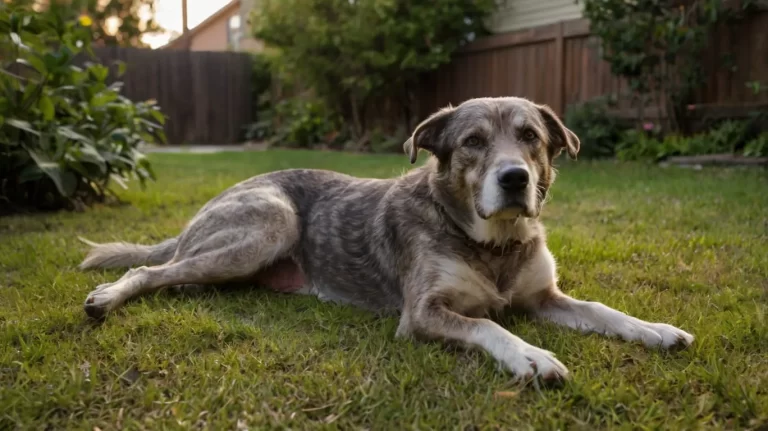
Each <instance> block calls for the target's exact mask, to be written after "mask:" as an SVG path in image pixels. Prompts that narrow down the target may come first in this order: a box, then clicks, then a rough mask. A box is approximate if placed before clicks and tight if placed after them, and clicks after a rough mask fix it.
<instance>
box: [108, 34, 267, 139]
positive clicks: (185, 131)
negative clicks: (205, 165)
mask: <svg viewBox="0 0 768 431" xmlns="http://www.w3.org/2000/svg"><path fill="white" fill-rule="evenodd" d="M94 53H95V54H96V56H97V57H98V59H99V61H100V62H102V63H103V64H105V65H106V64H112V63H113V62H114V61H116V60H121V61H124V62H125V63H126V65H127V66H128V68H127V71H126V74H125V75H124V76H123V78H121V80H122V81H123V83H124V86H123V90H122V93H123V95H125V96H126V97H128V98H129V99H131V100H134V101H144V100H148V99H155V100H157V103H158V104H159V105H160V108H161V109H162V111H163V113H165V114H166V115H167V116H168V121H167V123H166V125H165V133H166V136H167V137H168V143H169V144H172V145H185V144H216V145H221V144H233V143H237V142H239V141H241V140H242V131H243V127H244V126H245V125H247V124H248V123H249V122H251V121H252V119H253V115H252V112H251V78H250V67H251V60H250V57H249V56H248V55H247V54H243V53H235V52H199V51H198V52H195V51H176V50H149V49H138V48H122V47H103V48H95V49H94Z"/></svg>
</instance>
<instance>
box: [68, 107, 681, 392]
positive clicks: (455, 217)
mask: <svg viewBox="0 0 768 431" xmlns="http://www.w3.org/2000/svg"><path fill="white" fill-rule="evenodd" d="M580 145H581V143H580V141H579V138H578V137H577V136H576V135H575V134H574V133H573V132H572V131H570V130H569V129H568V128H566V127H565V126H564V125H563V123H562V122H561V121H560V120H559V119H558V117H557V115H556V114H555V113H554V112H553V111H552V110H551V109H550V108H549V107H547V106H545V105H539V104H536V103H534V102H532V101H530V100H527V99H523V98H517V97H502V98H477V99H470V100H467V101H465V102H464V103H462V104H460V105H458V106H456V107H452V106H448V107H446V108H443V109H440V110H438V111H437V112H435V113H433V114H432V115H431V116H429V118H427V119H426V120H425V121H423V122H422V123H420V124H419V125H418V126H417V127H416V128H415V130H414V131H413V134H412V135H411V136H410V138H409V139H408V140H407V141H406V142H405V143H404V145H403V148H404V150H405V152H406V153H407V155H408V156H409V157H410V162H411V164H414V163H415V162H416V160H417V155H418V153H419V151H420V150H424V151H426V152H427V153H429V154H428V160H427V161H426V162H425V163H424V164H423V165H422V166H420V167H418V168H415V169H411V170H410V171H408V172H405V173H404V174H402V175H401V176H400V177H398V178H393V179H366V178H357V177H352V176H348V175H344V174H341V173H336V172H332V171H325V170H311V169H288V170H282V171H275V172H271V173H266V174H262V175H258V176H255V177H252V178H250V179H248V180H245V181H243V182H240V183H238V184H236V185H234V186H232V187H231V188H229V189H227V190H225V191H224V192H222V193H221V194H220V195H218V196H216V197H215V198H213V199H212V200H210V201H209V202H208V203H206V204H205V205H204V206H203V207H202V208H201V209H200V211H199V212H198V213H197V214H196V215H195V216H194V217H193V218H192V219H191V220H190V221H189V222H188V224H187V226H186V227H185V229H184V230H183V232H182V233H181V234H180V235H179V236H178V237H176V238H172V239H168V240H166V241H164V242H162V243H160V244H157V245H137V244H126V243H121V242H117V243H107V244H96V243H92V242H90V241H87V240H85V239H83V240H84V241H86V242H87V243H88V244H89V245H91V246H92V248H91V250H90V252H89V254H88V255H87V257H86V258H85V260H84V261H83V262H82V263H81V265H80V268H82V269H84V270H85V269H92V268H115V267H134V266H138V265H140V266H138V267H135V268H134V269H130V270H128V272H126V273H125V275H124V276H123V277H122V278H120V279H119V280H118V281H116V282H114V283H108V284H103V285H101V286H98V287H97V288H96V290H94V291H93V292H91V293H90V294H89V295H88V297H87V299H86V301H85V305H84V308H85V312H86V313H87V315H88V316H90V317H92V318H97V319H98V318H103V317H104V316H105V315H106V314H107V313H108V312H110V311H112V310H115V309H116V308H118V307H120V306H121V305H122V304H123V303H124V302H125V301H126V300H128V299H130V298H132V297H135V296H137V295H139V294H144V293H148V292H152V291H155V290H157V289H160V288H164V287H170V286H176V285H211V284H221V283H230V282H252V283H254V284H256V285H260V286H267V287H270V288H272V289H275V290H278V291H281V292H289V293H296V294H306V295H314V296H316V297H318V298H319V299H320V300H324V301H333V302H336V303H343V304H350V305H353V306H358V307H361V308H364V309H368V310H372V311H376V312H389V311H391V312H394V313H397V314H396V315H398V316H399V325H398V327H397V331H396V333H395V336H396V337H413V338H414V339H422V340H437V341H443V342H447V343H452V344H453V343H457V344H459V345H463V346H466V347H469V348H479V349H482V350H484V351H486V352H487V353H488V354H490V355H492V356H493V358H495V359H496V360H497V361H498V363H499V365H501V366H503V368H506V369H507V370H508V371H509V372H511V374H512V375H513V376H514V378H517V379H526V380H530V379H534V378H535V379H542V380H544V381H563V380H565V379H567V378H568V377H569V372H568V369H567V368H566V367H565V366H564V365H563V364H562V363H561V362H560V361H559V360H558V359H557V358H556V357H555V355H554V354H553V353H552V352H550V351H547V350H544V349H542V348H539V347H536V346H533V345H531V344H528V343H527V342H525V341H524V340H522V339H521V338H519V337H517V336H515V335H513V334H512V333H510V332H509V331H507V330H506V329H504V328H503V327H502V326H500V325H499V324H498V323H496V322H495V321H494V320H493V319H491V318H489V316H490V314H491V313H493V312H498V311H500V310H502V309H504V308H505V307H515V308H518V309H523V310H525V311H526V312H528V313H530V315H531V316H533V317H534V318H535V319H541V320H546V321H551V322H554V323H556V324H559V325H562V326H566V327H570V328H573V329H578V330H581V331H583V332H597V333H601V334H604V335H607V336H617V337H620V338H622V339H624V340H627V341H639V342H642V343H643V344H644V345H645V346H648V347H660V348H665V349H668V348H672V347H676V346H688V345H690V344H691V343H692V342H693V339H694V338H693V336H692V335H691V334H689V333H687V332H685V331H683V330H681V329H678V328H676V327H674V326H671V325H667V324H664V323H652V322H646V321H643V320H640V319H638V318H635V317H631V316H629V315H627V314H625V313H622V312H620V311H617V310H614V309H612V308H609V307H607V306H606V305H603V304H601V303H599V302H587V301H582V300H578V299H574V298H572V297H570V296H568V295H566V294H564V293H563V292H561V291H560V290H559V288H558V286H557V274H556V266H555V259H554V258H553V255H552V253H551V252H550V251H549V249H548V248H547V245H546V233H545V229H544V227H543V226H542V223H541V222H540V221H539V215H540V214H541V211H542V207H543V206H544V203H545V201H546V199H547V196H548V191H549V189H550V186H551V185H552V183H553V181H554V179H555V170H554V168H553V165H552V163H553V160H554V159H555V158H556V157H558V156H559V155H560V154H561V153H562V152H563V151H565V152H566V153H567V154H568V155H569V157H570V158H571V159H576V157H577V154H578V152H579V147H580Z"/></svg>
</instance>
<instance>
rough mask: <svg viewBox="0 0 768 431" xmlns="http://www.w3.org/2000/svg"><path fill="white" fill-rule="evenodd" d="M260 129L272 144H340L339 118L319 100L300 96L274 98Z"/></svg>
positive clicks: (343, 135) (303, 146)
mask: <svg viewBox="0 0 768 431" xmlns="http://www.w3.org/2000/svg"><path fill="white" fill-rule="evenodd" d="M259 124H261V125H262V127H263V130H262V131H261V132H260V133H262V134H263V135H264V136H268V137H269V141H270V143H271V144H272V145H276V146H281V147H299V148H311V147H315V146H327V147H334V146H337V147H338V146H340V145H342V144H341V143H342V141H343V140H344V138H346V133H345V130H344V129H343V127H342V125H343V121H342V120H341V117H340V116H339V115H336V114H334V113H333V112H332V111H331V110H330V109H328V107H327V106H326V105H325V104H324V103H323V102H322V101H319V100H314V99H309V100H305V99H303V98H300V97H295V98H291V99H286V100H282V101H280V102H277V103H276V104H275V106H274V108H273V109H272V110H271V111H270V112H269V114H268V117H266V118H265V119H264V120H263V121H262V122H259Z"/></svg>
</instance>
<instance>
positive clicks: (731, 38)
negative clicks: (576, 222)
mask: <svg viewBox="0 0 768 431" xmlns="http://www.w3.org/2000/svg"><path fill="white" fill-rule="evenodd" d="M594 39H595V38H593V37H591V36H590V32H589V24H588V22H587V21H586V20H575V21H569V22H562V23H557V24H553V25H547V26H542V27H537V28H533V29H529V30H523V31H518V32H512V33H506V34H500V35H493V36H490V37H486V38H483V39H479V40H477V41H475V42H473V43H472V44H470V45H468V46H466V47H465V48H463V49H462V50H461V51H460V52H459V53H458V54H457V55H456V56H455V59H454V60H453V61H452V62H451V63H450V64H448V65H446V66H444V67H442V68H440V69H438V70H437V71H436V72H435V73H433V74H432V75H431V76H430V78H429V79H427V80H425V85H424V87H423V88H422V94H421V95H420V109H419V111H420V112H419V114H420V116H421V117H422V118H424V117H425V116H426V115H428V114H429V113H430V112H432V111H434V110H435V109H437V108H440V107H443V106H446V105H447V104H449V103H451V104H453V105H456V104H458V103H461V102H462V101H464V100H466V99H469V98H472V97H484V96H520V97H526V98H529V99H531V100H534V101H536V102H538V103H545V104H548V105H550V106H551V107H552V108H553V109H555V110H556V111H557V112H558V113H559V114H561V115H562V114H563V113H564V112H565V110H566V108H567V106H569V105H571V104H573V103H577V102H582V101H586V100H589V99H592V98H594V97H597V96H603V95H618V94H621V93H622V92H625V90H626V85H625V84H624V83H623V82H622V80H621V79H618V78H616V77H615V76H613V75H612V74H611V71H610V67H609V65H608V64H607V63H606V62H604V61H603V60H602V59H601V58H600V53H599V51H598V49H597V46H596V41H595V40H594ZM726 54H728V55H726ZM702 62H703V66H704V70H705V73H706V76H707V82H706V84H705V85H703V86H702V87H701V88H700V89H699V91H698V92H697V94H696V103H700V104H717V105H729V104H738V105H740V106H748V105H752V104H765V103H766V102H768V92H763V93H761V94H755V93H754V91H753V90H751V89H749V88H747V86H746V83H747V82H748V81H762V82H763V83H764V85H765V84H766V83H768V12H759V13H756V14H754V15H753V16H750V17H748V18H746V19H745V20H744V21H743V22H740V23H739V24H738V25H737V26H734V27H731V28H727V27H724V28H723V29H721V30H719V31H718V32H717V34H716V36H715V38H714V39H713V40H712V43H711V44H710V46H709V47H708V48H707V50H706V54H705V56H704V57H703V58H702ZM728 63H730V64H731V65H732V67H730V68H724V67H723V65H724V64H728Z"/></svg>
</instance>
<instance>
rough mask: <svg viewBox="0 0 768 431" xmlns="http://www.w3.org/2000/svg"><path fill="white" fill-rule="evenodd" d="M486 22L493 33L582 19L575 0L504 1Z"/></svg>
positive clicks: (579, 7)
mask: <svg viewBox="0 0 768 431" xmlns="http://www.w3.org/2000/svg"><path fill="white" fill-rule="evenodd" d="M500 3H502V4H501V5H500V6H499V9H498V11H497V12H496V13H495V14H494V15H493V16H492V17H491V18H489V20H488V26H489V27H490V29H491V31H493V32H494V33H505V32H509V31H515V30H522V29H525V28H532V27H538V26H542V25H546V24H552V23H556V22H560V21H569V20H574V19H579V18H581V17H582V12H581V11H582V6H581V4H578V3H576V1H575V0H504V1H503V2H500Z"/></svg>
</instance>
